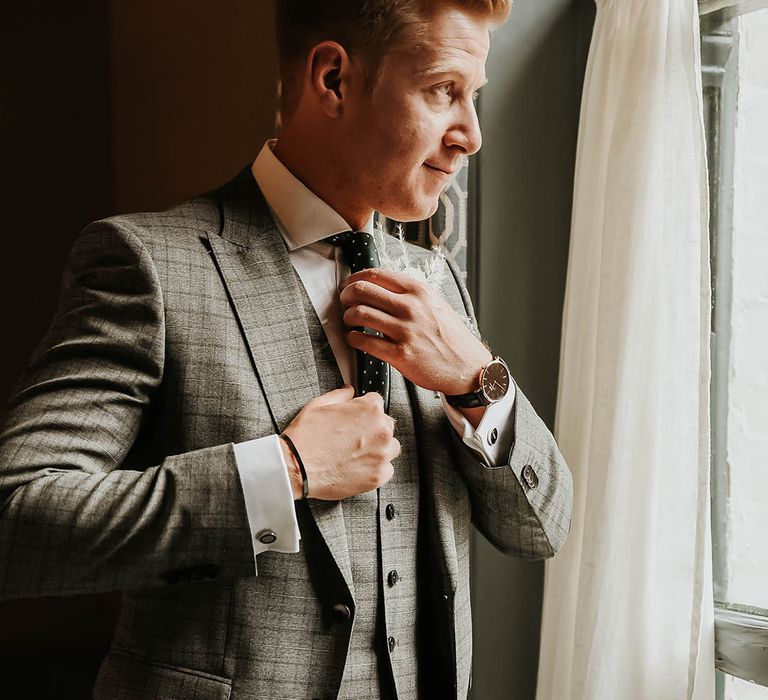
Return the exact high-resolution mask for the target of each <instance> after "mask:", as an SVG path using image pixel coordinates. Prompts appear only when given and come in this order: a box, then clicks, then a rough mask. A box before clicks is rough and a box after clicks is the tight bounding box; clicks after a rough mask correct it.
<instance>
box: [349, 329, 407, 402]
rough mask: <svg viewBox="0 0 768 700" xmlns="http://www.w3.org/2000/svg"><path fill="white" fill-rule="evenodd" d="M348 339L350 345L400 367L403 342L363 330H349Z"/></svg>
mask: <svg viewBox="0 0 768 700" xmlns="http://www.w3.org/2000/svg"><path fill="white" fill-rule="evenodd" d="M346 339H347V344H348V345H349V346H350V347H352V348H355V349H356V350H362V351H363V352H367V353H368V354H369V355H373V356H374V357H378V358H379V359H380V360H383V361H384V362H388V363H389V364H391V365H392V366H393V367H395V368H396V369H400V367H399V366H398V364H397V360H398V353H399V352H400V350H399V348H400V347H402V344H401V343H396V342H393V341H392V340H389V339H388V338H378V337H376V336H375V335H371V334H370V333H363V332H362V331H348V332H347V334H346ZM401 371H402V370H401ZM366 395H367V394H366Z"/></svg>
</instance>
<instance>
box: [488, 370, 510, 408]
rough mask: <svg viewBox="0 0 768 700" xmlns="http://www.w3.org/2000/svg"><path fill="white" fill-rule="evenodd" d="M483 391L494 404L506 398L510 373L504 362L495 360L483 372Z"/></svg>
mask: <svg viewBox="0 0 768 700" xmlns="http://www.w3.org/2000/svg"><path fill="white" fill-rule="evenodd" d="M482 380H483V384H482V389H483V393H484V394H485V396H486V398H487V399H488V400H489V401H491V402H493V401H498V400H499V399H501V398H503V397H504V396H506V393H507V390H508V389H509V372H508V371H507V368H506V367H505V365H504V363H503V362H500V361H499V360H494V361H493V362H491V363H490V364H489V365H488V366H487V367H486V368H485V372H483V377H482Z"/></svg>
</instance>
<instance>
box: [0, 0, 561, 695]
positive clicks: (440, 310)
mask: <svg viewBox="0 0 768 700" xmlns="http://www.w3.org/2000/svg"><path fill="white" fill-rule="evenodd" d="M507 9H508V8H507V3H506V2H502V1H498V2H492V1H491V0H488V1H487V2H480V1H478V0H475V1H474V2H471V1H469V0H465V1H463V2H461V1H459V0H452V1H447V0H446V1H443V2H432V3H424V4H423V6H422V3H419V2H416V1H407V0H402V1H401V2H386V1H383V0H382V1H379V2H374V1H371V2H366V3H359V2H352V1H351V0H337V1H333V2H323V3H308V2H299V1H292V0H281V2H280V3H279V5H278V36H279V45H280V51H281V56H280V59H281V71H282V77H283V86H284V95H283V105H282V106H283V117H284V123H283V128H282V131H281V134H280V137H279V140H277V142H268V143H267V144H266V145H265V147H264V149H262V151H261V153H260V154H259V156H258V157H257V159H256V161H255V162H254V163H253V164H252V165H251V166H249V167H248V168H247V169H246V170H244V171H243V172H242V173H241V174H240V175H239V176H238V177H237V178H235V180H233V181H232V182H231V183H229V184H227V185H225V186H224V187H223V188H221V189H220V190H218V191H216V192H214V193H212V194H210V195H205V196H202V197H199V198H197V199H195V200H193V201H191V202H187V203H184V204H182V205H180V206H178V207H176V208H174V209H171V210H169V211H167V212H162V213H157V214H141V215H133V216H125V217H115V218H113V219H108V220H106V221H102V222H96V223H95V224H92V225H91V226H90V227H88V228H87V229H86V230H85V231H84V232H83V233H82V234H81V235H80V237H79V238H78V241H77V242H76V244H75V247H74V249H73V252H72V255H71V258H70V261H69V265H68V267H67V270H66V272H65V276H64V282H63V288H62V295H61V302H60V306H59V308H58V310H57V313H56V316H55V318H54V320H53V323H52V326H51V329H50V331H49V333H48V335H47V336H46V338H45V339H44V340H43V342H42V344H41V346H40V348H39V349H38V351H37V353H36V354H35V356H34V357H33V359H32V362H31V366H30V369H29V370H28V372H27V374H26V376H25V377H24V378H23V380H22V382H21V384H20V386H19V388H18V391H17V393H16V395H15V396H14V397H13V398H12V400H11V402H10V404H9V406H8V410H7V415H6V418H5V421H4V426H3V432H2V438H1V440H0V470H1V471H0V499H1V500H0V504H1V505H2V511H1V512H2V519H0V554H1V555H2V562H3V570H2V572H1V573H0V595H2V596H3V597H5V598H9V597H19V596H30V595H66V594H73V593H80V592H88V591H104V590H123V591H125V593H124V598H123V608H122V614H121V618H120V622H119V624H118V627H117V630H116V633H115V637H114V640H113V643H112V648H111V650H110V652H109V654H108V656H107V657H106V659H105V661H104V663H103V665H102V668H101V671H100V674H99V678H98V680H97V684H96V688H95V691H94V693H95V697H97V698H106V697H110V698H113V697H125V698H145V697H153V698H155V697H161V698H227V697H231V698H260V699H261V698H315V697H317V698H321V697H322V698H329V697H346V698H372V697H382V698H401V699H402V698H413V697H417V696H420V697H439V698H447V697H466V694H467V691H468V686H469V672H470V664H471V623H470V611H469V534H470V529H469V524H470V517H471V520H472V522H473V523H474V524H475V525H476V526H477V527H478V528H479V529H480V530H481V531H482V532H483V533H484V534H485V535H486V537H488V539H489V540H490V541H491V542H493V543H494V544H495V545H496V546H497V547H499V548H500V549H501V550H503V551H506V552H509V553H511V554H514V555H517V556H522V557H527V558H540V557H547V556H551V555H552V554H553V553H554V552H555V551H556V550H557V549H558V548H559V547H560V546H561V545H562V542H563V540H564V538H565V536H566V534H567V531H568V528H569V523H570V512H571V498H572V497H571V481H570V475H569V473H568V470H567V467H566V466H565V464H564V462H563V460H562V457H561V456H560V454H559V452H558V450H557V447H556V445H555V443H554V441H553V439H552V437H551V435H550V434H549V432H548V431H547V429H546V428H545V427H544V425H543V424H542V423H541V421H540V420H539V418H538V417H537V416H536V414H535V412H534V411H533V409H532V408H531V406H530V404H529V403H528V402H527V400H526V398H525V396H524V395H523V394H522V392H521V391H520V390H519V389H518V388H516V387H515V386H514V383H512V382H511V381H509V377H508V375H506V374H505V372H506V367H505V366H504V365H503V362H502V361H500V360H499V359H496V358H494V357H493V355H492V353H491V352H490V351H489V350H488V349H487V347H486V346H485V345H484V344H483V343H482V342H481V341H480V339H479V338H478V337H476V336H475V335H474V334H473V333H472V332H471V331H470V330H469V328H468V326H467V325H466V324H465V323H464V322H463V321H462V315H464V314H468V315H470V316H471V315H472V309H471V305H470V302H469V299H468V296H467V294H466V290H465V289H464V287H463V286H462V285H461V283H460V282H459V280H458V278H456V277H455V276H454V275H448V276H447V278H446V279H445V280H444V282H443V285H442V294H443V295H444V296H445V298H443V296H441V294H440V293H439V292H438V291H437V290H434V289H432V288H430V287H429V286H428V285H426V284H424V283H420V282H416V281H414V280H413V279H411V278H410V277H407V276H405V275H402V274H397V273H394V272H390V271H386V270H381V269H379V268H378V267H377V266H376V264H375V263H376V256H375V255H373V253H371V257H370V258H368V257H367V256H368V252H369V251H370V247H371V246H372V241H371V239H370V238H369V237H368V233H369V232H370V230H371V226H372V213H373V211H374V210H378V211H380V212H382V213H384V214H385V215H387V216H389V217H392V218H394V219H398V220H416V219H423V218H425V217H428V216H430V215H431V214H432V213H434V211H435V208H436V206H437V200H438V196H439V194H440V191H441V189H442V188H443V187H444V186H445V184H446V182H447V181H448V178H449V176H450V172H451V171H452V170H453V169H454V168H455V167H456V164H457V161H458V159H459V158H460V157H461V156H463V155H468V154H472V153H474V152H476V151H477V150H478V149H479V148H480V131H479V127H478V122H477V117H476V114H475V109H474V101H473V96H474V93H475V91H476V90H477V89H479V87H480V86H481V85H482V84H483V82H484V80H485V75H484V73H485V71H484V66H485V60H486V57H487V53H488V47H489V30H490V28H491V27H492V26H493V25H494V24H495V23H497V22H499V21H501V20H503V19H504V18H505V17H506V12H507ZM387 245H388V246H389V247H390V248H392V246H390V244H387ZM411 253H412V255H414V256H420V257H421V258H424V257H425V256H427V255H429V254H428V253H427V252H426V251H420V250H418V249H416V248H414V247H411ZM360 256H365V257H366V259H367V262H365V263H361V262H360V260H359V257H360ZM350 270H356V271H355V272H354V273H353V274H351V275H350V274H349V272H350ZM361 327H365V328H367V329H369V332H361V331H360V330H358V329H359V328H361ZM382 361H383V363H382ZM384 363H386V364H384ZM372 375H375V378H374V379H370V377H371V376H372ZM352 385H354V386H355V387H356V389H354V390H353V388H352ZM355 394H357V396H356V395H355ZM384 397H386V400H384Z"/></svg>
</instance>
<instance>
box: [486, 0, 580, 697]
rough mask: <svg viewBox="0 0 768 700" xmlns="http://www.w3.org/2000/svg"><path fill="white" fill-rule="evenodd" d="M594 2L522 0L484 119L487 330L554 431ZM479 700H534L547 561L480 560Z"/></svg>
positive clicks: (499, 56) (499, 46)
mask: <svg viewBox="0 0 768 700" xmlns="http://www.w3.org/2000/svg"><path fill="white" fill-rule="evenodd" d="M593 17H594V8H593V4H592V2H591V1H589V0H548V2H541V1H540V0H537V1H533V0H517V2H515V4H514V5H513V7H512V12H511V16H510V19H509V22H508V23H507V24H506V25H505V26H503V27H502V28H500V29H499V30H497V31H496V33H495V34H494V35H493V38H492V42H491V53H490V57H489V60H488V65H487V73H488V78H489V81H490V82H489V84H488V85H487V86H486V87H485V88H483V96H482V104H481V106H480V110H481V114H480V122H481V126H482V130H483V139H484V144H485V145H484V146H483V148H482V149H481V151H480V153H479V154H478V156H477V158H478V163H477V172H478V180H479V202H478V227H479V230H478V238H479V252H478V265H477V272H478V275H477V285H476V287H477V299H476V302H477V308H478V314H479V317H480V328H481V331H482V332H483V334H484V336H485V337H486V338H487V340H488V341H489V343H490V344H491V347H492V348H493V349H494V350H495V351H496V352H498V353H499V354H500V355H502V356H503V357H504V358H505V359H506V360H507V362H508V363H509V366H510V368H511V370H512V373H513V375H514V377H515V379H516V381H517V383H518V384H519V385H520V388H521V389H522V390H523V391H524V392H525V394H526V395H527V396H528V398H530V399H531V401H532V402H533V404H534V406H535V407H536V409H537V410H538V412H539V413H540V415H541V416H542V417H543V418H544V420H545V421H546V422H547V424H548V425H549V426H550V428H551V427H552V424H553V420H554V414H555V399H556V392H557V374H558V362H559V351H560V323H561V315H562V303H563V295H564V291H565V275H566V265H567V257H568V240H569V233H570V215H571V199H572V189H573V167H574V160H575V154H576V136H577V127H578V117H579V106H580V100H581V85H582V80H583V76H584V68H585V63H586V54H587V51H588V43H589V37H590V35H591V28H592V21H593ZM473 565H474V566H473V605H474V622H475V650H474V671H473V697H474V698H475V700H496V699H499V700H501V699H502V698H503V699H505V700H509V699H514V700H529V699H530V700H532V699H533V697H534V694H535V684H536V670H537V663H538V645H539V625H540V618H541V592H542V583H543V572H544V567H543V564H542V563H541V562H523V561H519V560H514V559H511V558H508V557H505V556H503V555H501V554H499V553H498V552H497V551H496V550H495V549H493V548H492V547H491V546H490V545H489V544H488V543H487V542H486V541H485V540H484V539H483V538H482V537H481V536H480V535H477V536H476V539H475V548H474V554H473Z"/></svg>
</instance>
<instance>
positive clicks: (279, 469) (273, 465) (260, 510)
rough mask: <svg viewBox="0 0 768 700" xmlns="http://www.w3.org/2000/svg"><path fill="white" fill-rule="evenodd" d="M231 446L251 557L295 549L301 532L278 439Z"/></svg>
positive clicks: (270, 436) (274, 437)
mask: <svg viewBox="0 0 768 700" xmlns="http://www.w3.org/2000/svg"><path fill="white" fill-rule="evenodd" d="M234 447H235V460H236V462H237V471H238V473H239V474H240V484H241V485H242V487H243V497H244V500H245V510H246V513H247V514H248V525H249V527H250V530H251V542H252V543H253V555H254V559H255V558H256V557H257V556H258V555H259V554H261V553H262V552H284V553H287V554H289V553H293V552H298V551H299V540H300V539H301V534H300V533H299V524H298V522H297V521H296V509H295V508H294V503H293V490H292V489H291V482H290V479H289V478H288V467H287V466H286V464H285V458H284V457H283V450H282V448H281V447H280V439H279V438H278V436H277V435H269V436H267V437H263V438H258V439H256V440H249V441H248V442H241V443H238V444H236V445H235V446H234ZM257 569H258V566H257Z"/></svg>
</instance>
